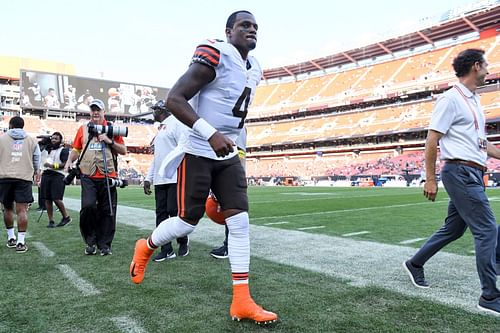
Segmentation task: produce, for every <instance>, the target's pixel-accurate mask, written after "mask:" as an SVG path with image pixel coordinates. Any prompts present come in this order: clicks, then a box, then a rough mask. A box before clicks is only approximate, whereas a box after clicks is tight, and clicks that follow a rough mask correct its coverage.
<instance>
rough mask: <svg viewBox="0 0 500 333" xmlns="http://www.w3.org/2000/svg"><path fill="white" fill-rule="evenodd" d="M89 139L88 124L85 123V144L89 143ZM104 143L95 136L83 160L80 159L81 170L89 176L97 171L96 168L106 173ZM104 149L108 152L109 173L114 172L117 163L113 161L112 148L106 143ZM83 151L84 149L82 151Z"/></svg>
mask: <svg viewBox="0 0 500 333" xmlns="http://www.w3.org/2000/svg"><path fill="white" fill-rule="evenodd" d="M88 140H89V133H88V131H87V125H84V128H83V142H82V143H83V145H84V147H85V145H87V141H88ZM102 144H103V143H101V142H99V141H98V140H97V137H96V136H93V137H92V139H91V142H90V144H89V146H88V148H87V151H86V152H85V154H84V155H83V158H82V160H81V161H80V170H81V171H82V174H84V175H87V176H93V175H94V174H95V173H96V170H99V172H100V173H101V174H103V175H104V174H105V170H104V158H103V156H102V148H101V145H102ZM104 147H105V149H104V151H105V153H106V162H107V165H108V174H109V173H112V172H114V171H116V170H115V165H114V163H113V153H112V152H111V148H110V147H109V146H108V145H106V144H104ZM82 153H83V151H82Z"/></svg>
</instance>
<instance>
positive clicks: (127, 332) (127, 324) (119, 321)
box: [111, 316, 147, 333]
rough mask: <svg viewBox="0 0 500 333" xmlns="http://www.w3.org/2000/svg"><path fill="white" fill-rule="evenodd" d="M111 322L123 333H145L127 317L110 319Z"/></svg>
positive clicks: (137, 323)
mask: <svg viewBox="0 0 500 333" xmlns="http://www.w3.org/2000/svg"><path fill="white" fill-rule="evenodd" d="M111 321H112V322H113V323H114V324H115V325H116V326H117V327H118V329H119V330H120V331H121V332H124V333H146V332H147V331H146V330H145V329H144V328H143V327H142V326H141V325H140V323H139V322H137V321H136V320H134V319H133V318H130V317H128V316H119V317H112V318H111Z"/></svg>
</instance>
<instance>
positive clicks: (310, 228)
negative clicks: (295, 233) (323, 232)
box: [297, 225, 325, 230]
mask: <svg viewBox="0 0 500 333" xmlns="http://www.w3.org/2000/svg"><path fill="white" fill-rule="evenodd" d="M324 227H325V226H324V225H318V226H312V227H303V228H297V230H313V229H323V228H324Z"/></svg>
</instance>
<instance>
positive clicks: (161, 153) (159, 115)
mask: <svg viewBox="0 0 500 333" xmlns="http://www.w3.org/2000/svg"><path fill="white" fill-rule="evenodd" d="M152 109H153V116H154V119H155V121H157V122H159V123H160V128H159V129H158V134H157V135H156V137H155V138H154V140H153V147H154V148H153V149H154V158H153V162H152V163H151V165H150V167H149V170H148V174H147V176H146V179H145V180H144V193H145V194H147V195H151V193H152V192H151V184H153V185H154V192H155V202H156V226H158V225H159V224H160V223H161V222H162V221H164V220H166V219H168V218H169V217H172V216H177V173H176V174H174V175H173V176H172V177H171V178H164V177H162V176H160V175H159V169H160V166H161V162H162V161H163V159H164V158H165V156H167V155H168V154H169V153H170V152H171V151H172V150H174V148H175V147H177V145H178V144H179V142H180V141H181V139H182V136H183V135H184V134H183V133H184V131H185V128H187V127H186V126H185V125H184V124H182V123H181V122H180V121H178V120H177V119H176V118H175V117H174V116H172V114H171V113H170V112H169V111H168V110H167V108H166V106H165V101H164V100H160V101H158V102H157V103H156V104H155V105H154V106H153V107H152ZM177 243H178V244H179V251H178V252H177V254H178V255H179V256H180V257H185V256H187V255H188V254H189V245H188V237H187V236H184V237H180V238H177ZM175 257H176V254H175V252H174V250H173V247H172V243H167V244H165V245H163V246H162V247H161V251H160V253H159V254H158V255H156V256H155V257H154V258H153V260H154V261H157V262H159V261H164V260H166V259H173V258H175Z"/></svg>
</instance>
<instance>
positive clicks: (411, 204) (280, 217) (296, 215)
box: [251, 200, 448, 220]
mask: <svg viewBox="0 0 500 333" xmlns="http://www.w3.org/2000/svg"><path fill="white" fill-rule="evenodd" d="M440 203H446V204H448V201H447V200H446V201H445V200H443V201H437V202H434V203H432V202H417V203H410V204H401V205H389V206H382V207H381V206H376V207H364V208H352V209H338V210H329V211H323V212H309V213H299V214H290V215H280V216H262V217H254V218H251V220H268V219H286V218H290V217H302V216H312V215H329V214H338V213H352V212H362V211H366V210H382V209H388V208H403V207H410V206H421V205H430V204H434V205H436V204H440Z"/></svg>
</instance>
